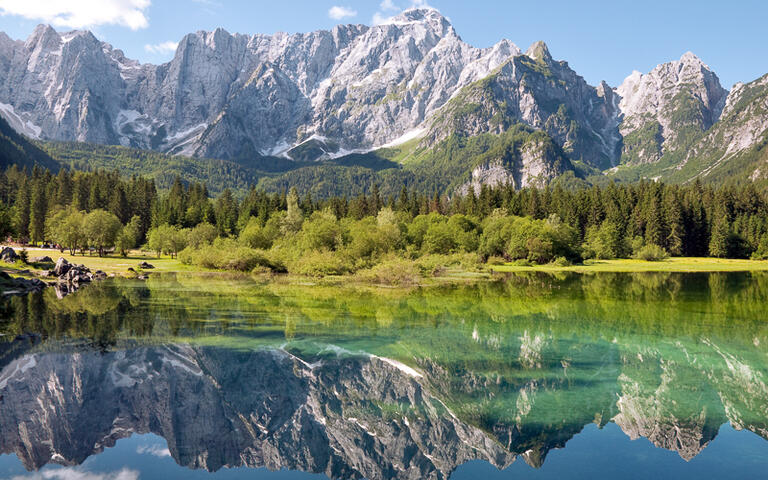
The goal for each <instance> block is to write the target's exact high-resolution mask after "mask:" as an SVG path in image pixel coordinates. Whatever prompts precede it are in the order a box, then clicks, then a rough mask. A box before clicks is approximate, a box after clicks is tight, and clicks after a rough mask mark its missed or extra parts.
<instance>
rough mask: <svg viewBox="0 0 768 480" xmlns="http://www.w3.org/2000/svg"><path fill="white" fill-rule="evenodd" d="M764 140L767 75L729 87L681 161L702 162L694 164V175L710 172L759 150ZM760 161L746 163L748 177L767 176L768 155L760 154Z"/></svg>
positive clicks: (766, 135)
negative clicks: (717, 115) (715, 115)
mask: <svg viewBox="0 0 768 480" xmlns="http://www.w3.org/2000/svg"><path fill="white" fill-rule="evenodd" d="M767 140H768V75H764V76H763V77H761V78H759V79H757V80H755V81H753V82H750V83H747V84H742V83H738V84H736V85H735V86H734V87H733V90H731V92H730V93H729V94H728V97H727V100H726V102H725V107H724V108H723V112H722V115H721V116H720V119H719V121H718V122H717V123H716V124H715V125H714V126H713V127H712V128H711V129H710V130H709V131H707V132H706V134H705V135H704V136H703V138H702V139H701V140H700V141H699V142H697V143H696V144H695V145H694V146H693V147H692V148H691V149H690V150H689V151H688V152H687V155H686V156H685V160H684V164H685V163H688V162H692V161H698V163H702V164H703V165H701V166H698V165H697V167H696V170H697V172H696V173H697V174H698V175H700V176H702V177H707V176H709V175H714V174H716V172H717V169H718V167H725V166H726V163H727V161H728V160H729V159H732V158H735V157H737V156H740V155H744V154H745V153H749V151H750V150H753V149H755V148H757V149H760V148H761V147H760V145H764V142H765V141H767ZM702 160H704V161H703V162H702ZM762 160H763V161H762V162H760V161H759V158H758V162H756V163H755V162H753V163H752V164H751V165H748V167H747V168H750V169H751V171H750V172H747V177H748V178H749V179H751V180H759V179H765V178H768V157H767V156H765V155H763V156H762ZM702 167H703V168H702Z"/></svg>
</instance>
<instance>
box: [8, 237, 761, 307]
mask: <svg viewBox="0 0 768 480" xmlns="http://www.w3.org/2000/svg"><path fill="white" fill-rule="evenodd" d="M2 248H4V246H0V249H2ZM14 248H15V249H16V251H17V252H20V251H21V249H20V248H19V247H14ZM25 250H26V251H27V254H28V255H29V256H30V257H31V258H35V256H38V255H40V256H43V255H45V256H49V257H51V258H52V259H53V258H56V259H58V258H64V259H65V260H67V261H68V262H70V263H71V264H73V265H76V264H82V265H85V266H86V267H87V268H89V269H91V270H94V271H103V272H104V273H105V274H107V275H109V276H111V277H123V278H141V279H146V278H147V277H149V276H150V275H155V274H162V273H168V274H170V273H175V274H189V275H190V276H193V275H217V274H222V275H238V276H242V277H250V278H254V279H255V280H260V281H271V282H279V283H284V284H297V285H298V284H302V285H307V284H325V285H334V284H362V285H370V286H381V287H413V286H430V285H440V284H445V283H466V282H474V281H485V280H491V279H494V278H499V275H504V274H518V273H519V274H524V273H546V274H552V275H558V274H564V273H574V274H584V275H590V274H597V273H628V274H632V273H644V272H648V273H697V272H698V273H716V272H763V271H765V272H768V261H760V260H746V259H720V258H706V257H698V258H694V257H673V258H667V259H664V260H660V261H645V260H637V259H611V260H587V261H585V262H584V263H580V264H573V265H558V264H555V263H549V264H543V265H524V264H515V263H512V262H510V263H502V264H493V265H492V264H488V263H477V264H475V265H465V266H462V265H460V264H459V263H456V264H454V265H453V266H452V267H447V268H446V267H443V268H438V269H434V268H433V270H432V271H426V270H424V269H419V268H418V264H417V263H416V262H413V261H410V262H409V261H407V260H405V259H399V260H400V263H399V264H398V262H397V261H394V265H391V268H395V267H398V268H399V269H400V270H405V271H406V272H411V273H410V274H408V277H407V278H406V277H404V276H403V275H404V274H403V273H402V271H399V272H396V273H393V272H386V273H387V276H382V277H378V276H376V275H375V274H373V275H372V274H371V273H370V272H362V274H340V275H326V276H311V275H298V274H291V273H273V272H268V271H261V270H260V269H256V271H252V272H238V271H232V270H225V269H216V268H206V267H202V266H197V265H188V264H185V263H182V262H181V261H180V260H179V259H178V258H175V257H174V258H172V257H171V256H170V255H161V256H160V257H157V256H156V255H154V254H152V253H150V252H142V251H139V250H136V251H131V252H128V255H127V256H126V257H123V256H122V255H107V256H102V257H99V256H96V255H90V256H89V255H85V256H82V255H71V254H69V252H64V253H61V254H60V253H59V251H58V250H55V251H51V249H43V248H25ZM442 260H443V263H450V261H449V259H448V258H443V259H442ZM432 261H433V262H434V261H437V259H432ZM144 262H146V263H150V264H151V269H142V268H140V267H139V265H140V264H142V263H144ZM438 263H439V262H438ZM51 265H52V264H45V263H43V264H39V263H35V262H30V263H28V264H25V263H23V262H21V261H17V262H15V263H11V264H9V263H5V262H0V272H4V273H6V274H8V275H9V276H10V277H11V278H18V279H24V280H29V279H35V278H39V279H43V280H46V279H49V277H47V276H46V274H45V272H47V271H48V270H49V268H50V267H51ZM414 265H415V266H416V268H414V269H411V267H412V266H414ZM427 266H428V265H427ZM393 278H394V279H395V280H396V281H393ZM4 290H5V291H8V290H11V288H10V287H9V286H6V285H3V283H2V281H0V295H1V294H4Z"/></svg>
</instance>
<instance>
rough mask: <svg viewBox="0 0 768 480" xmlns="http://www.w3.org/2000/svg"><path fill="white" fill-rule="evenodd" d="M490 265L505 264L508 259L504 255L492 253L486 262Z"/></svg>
mask: <svg viewBox="0 0 768 480" xmlns="http://www.w3.org/2000/svg"><path fill="white" fill-rule="evenodd" d="M485 263H487V264H488V265H504V264H505V263H507V261H506V260H505V259H504V257H499V256H496V255H491V256H490V257H488V260H487V261H486V262H485Z"/></svg>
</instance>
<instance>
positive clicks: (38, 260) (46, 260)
mask: <svg viewBox="0 0 768 480" xmlns="http://www.w3.org/2000/svg"><path fill="white" fill-rule="evenodd" d="M30 261H31V262H32V263H53V259H52V258H51V257H49V256H47V255H46V256H44V257H32V259H31V260H30Z"/></svg>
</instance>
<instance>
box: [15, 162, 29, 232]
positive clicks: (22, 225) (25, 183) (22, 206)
mask: <svg viewBox="0 0 768 480" xmlns="http://www.w3.org/2000/svg"><path fill="white" fill-rule="evenodd" d="M18 188H19V189H18V192H17V193H16V201H15V202H14V205H13V209H14V217H13V229H14V230H15V231H16V238H17V239H19V240H21V241H25V240H28V239H29V215H30V211H29V210H30V192H29V180H27V178H26V177H25V178H24V179H23V180H22V181H21V183H20V184H19V187H18Z"/></svg>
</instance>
